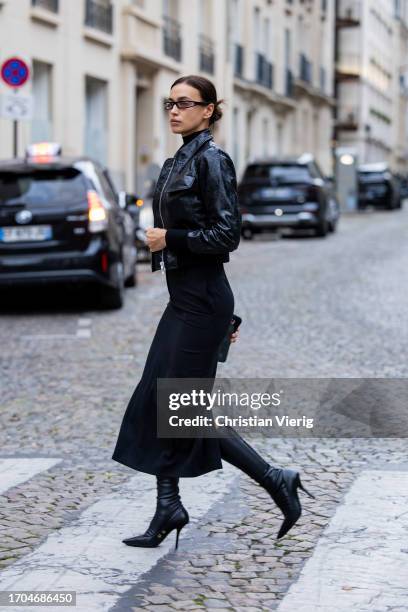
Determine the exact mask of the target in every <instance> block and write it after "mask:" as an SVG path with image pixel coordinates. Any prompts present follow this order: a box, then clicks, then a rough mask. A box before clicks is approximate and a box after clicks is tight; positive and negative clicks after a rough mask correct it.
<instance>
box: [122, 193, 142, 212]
mask: <svg viewBox="0 0 408 612" xmlns="http://www.w3.org/2000/svg"><path fill="white" fill-rule="evenodd" d="M137 199H138V198H137V196H136V195H135V194H134V193H127V192H126V191H120V192H119V206H120V207H121V208H123V209H125V208H127V209H129V210H131V211H132V212H133V211H134V210H138V208H139V207H138V206H137V204H136V201H137Z"/></svg>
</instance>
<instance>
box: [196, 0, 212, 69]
mask: <svg viewBox="0 0 408 612" xmlns="http://www.w3.org/2000/svg"><path fill="white" fill-rule="evenodd" d="M198 6H199V13H198V18H199V22H198V24H199V32H200V35H199V42H198V54H199V69H200V70H202V71H203V72H208V73H209V74H214V71H215V51H214V49H215V45H214V41H213V39H212V38H211V37H210V33H211V32H212V30H213V28H212V12H211V2H210V1H209V0H200V2H199V4H198Z"/></svg>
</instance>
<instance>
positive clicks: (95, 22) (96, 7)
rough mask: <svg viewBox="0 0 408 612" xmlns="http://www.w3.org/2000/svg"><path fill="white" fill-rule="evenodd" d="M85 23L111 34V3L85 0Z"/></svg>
mask: <svg viewBox="0 0 408 612" xmlns="http://www.w3.org/2000/svg"><path fill="white" fill-rule="evenodd" d="M85 25H87V26H90V27H91V28H95V29H96V30H101V31H102V32H106V33H107V34H112V29H113V7H112V4H111V3H109V4H106V5H103V4H100V3H99V2H95V0H86V4H85Z"/></svg>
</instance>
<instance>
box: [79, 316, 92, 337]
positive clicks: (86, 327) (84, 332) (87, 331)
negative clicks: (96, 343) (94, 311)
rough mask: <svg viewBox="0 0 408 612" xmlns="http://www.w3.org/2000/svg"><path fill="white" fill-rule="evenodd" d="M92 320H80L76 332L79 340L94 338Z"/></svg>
mask: <svg viewBox="0 0 408 612" xmlns="http://www.w3.org/2000/svg"><path fill="white" fill-rule="evenodd" d="M91 325H92V319H86V318H80V319H78V329H77V331H76V337H77V338H90V337H91V336H92V328H91Z"/></svg>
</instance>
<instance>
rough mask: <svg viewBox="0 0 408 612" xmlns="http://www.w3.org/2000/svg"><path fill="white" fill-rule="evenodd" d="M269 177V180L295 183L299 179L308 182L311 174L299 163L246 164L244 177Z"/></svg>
mask: <svg viewBox="0 0 408 612" xmlns="http://www.w3.org/2000/svg"><path fill="white" fill-rule="evenodd" d="M257 178H260V179H269V180H270V181H271V182H278V183H279V182H282V183H296V182H299V181H300V182H301V181H307V182H309V181H310V179H311V175H310V172H309V168H308V167H307V166H304V165H299V164H281V165H267V164H262V165H256V164H253V165H251V166H248V168H247V169H246V172H245V179H257Z"/></svg>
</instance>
